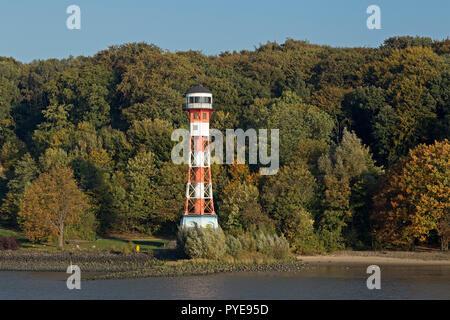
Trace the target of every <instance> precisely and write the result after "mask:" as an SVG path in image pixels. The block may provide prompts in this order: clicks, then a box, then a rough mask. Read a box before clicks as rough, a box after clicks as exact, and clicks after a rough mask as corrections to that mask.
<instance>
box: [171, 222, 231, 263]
mask: <svg viewBox="0 0 450 320" xmlns="http://www.w3.org/2000/svg"><path fill="white" fill-rule="evenodd" d="M178 247H179V249H181V250H182V252H183V253H184V254H186V256H188V257H189V258H191V259H196V258H203V259H211V260H219V259H221V258H222V257H223V255H224V254H225V251H226V245H225V234H224V233H223V231H222V230H221V229H217V230H215V229H212V228H201V227H198V226H195V227H193V228H184V229H182V230H179V231H178Z"/></svg>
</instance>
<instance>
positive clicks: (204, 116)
mask: <svg viewBox="0 0 450 320" xmlns="http://www.w3.org/2000/svg"><path fill="white" fill-rule="evenodd" d="M206 117H207V116H206V112H204V113H203V119H204V120H206Z"/></svg>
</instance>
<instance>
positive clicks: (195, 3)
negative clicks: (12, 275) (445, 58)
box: [0, 0, 450, 62]
mask: <svg viewBox="0 0 450 320" xmlns="http://www.w3.org/2000/svg"><path fill="white" fill-rule="evenodd" d="M72 4H75V5H78V6H79V7H80V8H81V29H80V30H69V29H67V27H66V20H67V18H68V16H69V14H67V13H66V8H67V7H68V6H69V5H72ZM372 4H376V5H378V6H379V7H380V8H381V29H380V30H369V29H368V28H367V27H366V20H367V18H368V16H369V14H367V13H366V8H367V7H368V6H369V5H372ZM0 35H1V38H0V56H12V57H14V58H16V59H18V60H20V61H23V62H29V61H31V60H33V59H47V58H66V57H68V56H69V55H73V56H78V55H86V56H88V55H93V54H95V53H96V52H98V51H99V50H102V49H106V48H108V46H110V45H114V44H123V43H126V42H134V41H146V42H149V43H154V44H156V45H157V46H159V47H161V48H163V49H168V50H170V51H177V50H188V49H193V50H200V51H202V52H203V53H205V54H218V53H220V52H221V51H227V50H228V51H233V50H242V49H253V48H254V47H255V46H258V45H259V44H261V43H266V42H267V41H277V42H278V43H283V42H284V41H285V40H286V39H287V38H293V39H298V40H308V41H309V42H310V43H316V44H328V45H331V46H339V47H343V46H345V47H347V46H352V47H353V46H367V47H376V46H378V45H380V44H381V43H382V42H383V40H384V39H386V38H388V37H390V36H395V35H412V36H415V35H420V36H428V37H431V38H433V39H444V38H446V37H449V36H450V0H409V1H405V0H368V1H367V0H308V1H306V0H277V1H267V0H258V1H255V0H220V1H217V0H209V1H207V0H191V1H188V0H164V1H162V0H161V1H156V0H70V1H66V0H53V1H51V0H0Z"/></svg>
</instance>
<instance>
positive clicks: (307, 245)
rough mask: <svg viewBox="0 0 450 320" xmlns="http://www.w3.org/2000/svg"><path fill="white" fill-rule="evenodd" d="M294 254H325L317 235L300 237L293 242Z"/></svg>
mask: <svg viewBox="0 0 450 320" xmlns="http://www.w3.org/2000/svg"><path fill="white" fill-rule="evenodd" d="M295 252H296V253H299V254H303V255H307V254H321V253H325V252H326V250H325V247H324V244H323V242H322V241H321V240H320V239H319V236H318V234H317V233H312V234H310V235H308V236H303V237H300V238H299V239H298V240H297V241H296V242H295Z"/></svg>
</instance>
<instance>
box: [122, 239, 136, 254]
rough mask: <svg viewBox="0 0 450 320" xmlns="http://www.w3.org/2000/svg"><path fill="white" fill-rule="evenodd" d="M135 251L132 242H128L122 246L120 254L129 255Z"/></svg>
mask: <svg viewBox="0 0 450 320" xmlns="http://www.w3.org/2000/svg"><path fill="white" fill-rule="evenodd" d="M135 250H136V246H135V245H134V243H133V241H128V243H127V244H125V245H123V246H122V248H121V252H122V253H123V254H131V253H133V252H134V251H135Z"/></svg>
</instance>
